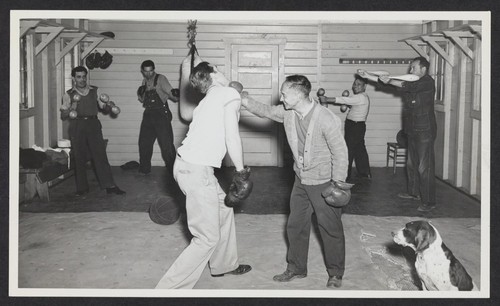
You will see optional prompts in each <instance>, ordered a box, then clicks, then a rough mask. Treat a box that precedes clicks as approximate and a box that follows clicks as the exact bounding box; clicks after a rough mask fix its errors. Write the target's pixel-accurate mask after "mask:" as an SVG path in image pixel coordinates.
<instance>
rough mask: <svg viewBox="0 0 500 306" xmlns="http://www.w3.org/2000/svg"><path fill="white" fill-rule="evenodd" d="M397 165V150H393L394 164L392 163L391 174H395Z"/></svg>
mask: <svg viewBox="0 0 500 306" xmlns="http://www.w3.org/2000/svg"><path fill="white" fill-rule="evenodd" d="M397 163H398V148H394V162H393V163H392V168H393V169H392V174H396V165H397Z"/></svg>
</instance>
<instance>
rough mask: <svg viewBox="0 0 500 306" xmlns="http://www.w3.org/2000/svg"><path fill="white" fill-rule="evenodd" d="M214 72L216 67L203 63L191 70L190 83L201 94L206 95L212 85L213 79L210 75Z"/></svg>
mask: <svg viewBox="0 0 500 306" xmlns="http://www.w3.org/2000/svg"><path fill="white" fill-rule="evenodd" d="M213 72H214V67H212V66H210V64H209V63H208V62H201V63H199V64H198V65H197V66H196V67H194V68H193V70H191V75H190V76H189V82H191V85H193V87H194V88H195V89H196V90H198V91H199V92H201V93H206V92H207V91H208V88H209V87H210V85H212V77H211V76H210V73H213Z"/></svg>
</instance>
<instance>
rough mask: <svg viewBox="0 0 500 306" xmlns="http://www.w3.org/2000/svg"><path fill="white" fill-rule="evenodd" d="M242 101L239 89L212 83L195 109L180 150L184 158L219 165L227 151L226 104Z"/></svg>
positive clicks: (192, 161)
mask: <svg viewBox="0 0 500 306" xmlns="http://www.w3.org/2000/svg"><path fill="white" fill-rule="evenodd" d="M232 102H238V103H241V98H240V95H239V93H238V92H237V91H236V90H234V89H233V88H230V87H222V86H212V87H210V88H209V89H208V91H207V94H206V96H205V97H204V98H203V99H202V100H201V101H200V103H199V104H198V106H196V108H195V109H194V111H193V120H192V121H191V124H190V125H189V130H188V133H187V136H186V138H185V139H184V140H183V141H182V146H181V147H179V149H178V150H177V152H178V153H179V155H180V156H181V157H182V159H184V160H185V161H187V162H189V163H192V164H197V165H205V166H212V167H216V168H220V166H221V164H222V159H223V158H224V156H225V155H226V152H227V148H226V131H225V125H224V124H225V121H224V107H225V106H226V105H228V104H229V103H232Z"/></svg>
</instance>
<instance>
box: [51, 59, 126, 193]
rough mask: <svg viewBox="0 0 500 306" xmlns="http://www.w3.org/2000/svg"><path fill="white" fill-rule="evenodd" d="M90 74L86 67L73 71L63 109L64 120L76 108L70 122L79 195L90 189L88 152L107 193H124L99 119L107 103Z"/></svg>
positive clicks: (62, 116) (76, 68)
mask: <svg viewBox="0 0 500 306" xmlns="http://www.w3.org/2000/svg"><path fill="white" fill-rule="evenodd" d="M87 74H88V70H87V68H85V67H83V66H78V67H75V68H73V69H72V70H71V77H72V79H73V87H72V88H71V89H69V90H68V91H67V92H66V93H65V94H64V96H63V104H62V106H61V109H60V110H61V118H62V119H63V120H64V119H67V118H71V117H70V111H72V110H74V111H76V113H77V116H76V117H75V118H71V119H70V123H69V135H70V139H71V148H72V152H73V156H74V160H75V179H76V195H77V196H83V195H84V194H86V193H87V192H88V191H89V185H88V181H87V168H86V163H87V160H88V153H90V158H91V159H92V161H93V163H94V168H95V172H96V175H97V179H98V180H99V184H100V185H101V187H102V188H106V192H107V193H108V194H125V191H123V190H121V189H120V188H118V186H116V185H115V182H114V180H113V174H112V173H111V166H110V165H109V162H108V157H107V155H106V144H105V142H104V138H103V136H102V127H101V122H100V121H99V119H97V112H98V111H99V108H100V109H105V108H106V107H107V105H106V103H104V102H102V101H100V100H99V99H98V97H100V94H99V92H98V88H97V87H95V86H90V85H89V84H88V83H87ZM87 152H88V153H87Z"/></svg>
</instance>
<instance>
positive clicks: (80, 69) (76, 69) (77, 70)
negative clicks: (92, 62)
mask: <svg viewBox="0 0 500 306" xmlns="http://www.w3.org/2000/svg"><path fill="white" fill-rule="evenodd" d="M77 72H85V74H89V71H88V70H87V68H85V67H83V66H76V67H75V68H73V69H71V76H72V77H75V75H76V73H77Z"/></svg>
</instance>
